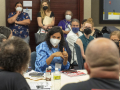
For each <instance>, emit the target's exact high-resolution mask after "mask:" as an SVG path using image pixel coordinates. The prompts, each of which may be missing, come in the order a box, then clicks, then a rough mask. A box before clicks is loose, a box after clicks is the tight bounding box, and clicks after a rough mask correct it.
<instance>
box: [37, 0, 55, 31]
mask: <svg viewBox="0 0 120 90" xmlns="http://www.w3.org/2000/svg"><path fill="white" fill-rule="evenodd" d="M37 22H38V26H39V27H40V31H41V33H45V32H46V31H47V30H49V29H51V27H53V26H54V24H55V17H54V13H53V12H52V11H51V10H50V2H49V1H48V0H42V2H41V8H40V11H39V12H38V14H37Z"/></svg>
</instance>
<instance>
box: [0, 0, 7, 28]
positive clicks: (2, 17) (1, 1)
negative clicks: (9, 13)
mask: <svg viewBox="0 0 120 90" xmlns="http://www.w3.org/2000/svg"><path fill="white" fill-rule="evenodd" d="M0 26H6V14H5V0H0Z"/></svg>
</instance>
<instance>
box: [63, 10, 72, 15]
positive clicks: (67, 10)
mask: <svg viewBox="0 0 120 90" xmlns="http://www.w3.org/2000/svg"><path fill="white" fill-rule="evenodd" d="M67 12H71V16H73V13H72V11H71V10H67V11H66V12H65V15H66V13H67Z"/></svg>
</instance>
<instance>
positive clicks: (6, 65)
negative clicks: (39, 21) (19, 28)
mask: <svg viewBox="0 0 120 90" xmlns="http://www.w3.org/2000/svg"><path fill="white" fill-rule="evenodd" d="M29 61H30V47H29V45H28V44H27V43H26V42H25V41H24V40H22V39H21V38H18V37H15V38H14V39H10V40H7V41H5V42H3V43H2V45H1V51H0V67H2V68H3V69H4V70H6V71H11V72H22V71H23V70H25V69H27V65H28V63H29Z"/></svg>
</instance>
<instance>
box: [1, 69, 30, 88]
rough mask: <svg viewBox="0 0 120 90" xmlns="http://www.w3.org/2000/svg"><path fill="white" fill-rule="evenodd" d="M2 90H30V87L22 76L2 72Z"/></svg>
mask: <svg viewBox="0 0 120 90" xmlns="http://www.w3.org/2000/svg"><path fill="white" fill-rule="evenodd" d="M0 90H30V87H29V85H28V84H27V82H26V80H25V78H24V77H23V76H22V75H21V74H19V73H16V72H8V71H2V70H0Z"/></svg>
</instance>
